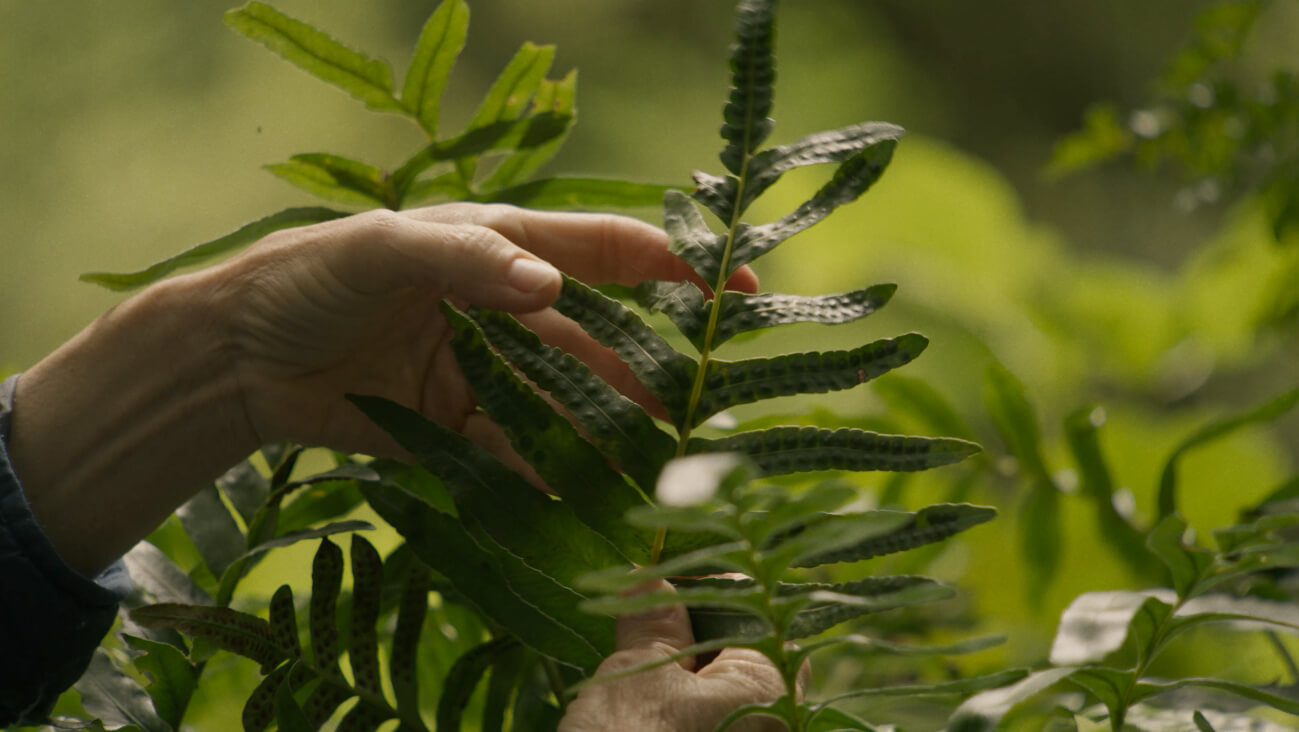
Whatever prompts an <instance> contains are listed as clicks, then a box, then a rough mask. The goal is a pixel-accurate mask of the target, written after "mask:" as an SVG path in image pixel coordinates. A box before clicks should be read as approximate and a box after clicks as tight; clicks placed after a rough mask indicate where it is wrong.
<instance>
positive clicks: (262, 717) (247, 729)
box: [240, 662, 294, 732]
mask: <svg viewBox="0 0 1299 732" xmlns="http://www.w3.org/2000/svg"><path fill="white" fill-rule="evenodd" d="M293 667H294V666H293V663H292V662H288V663H283V664H280V666H279V667H278V668H276V669H275V670H274V671H272V672H271V673H269V674H268V675H267V676H266V678H264V679H262V682H261V683H260V684H258V685H257V688H255V689H253V693H251V694H249V695H248V699H247V701H245V702H244V708H243V712H242V714H241V715H240V717H241V721H242V722H243V727H244V732H262V730H264V729H266V727H267V725H269V724H270V723H271V720H272V719H275V699H276V694H277V692H278V691H279V690H280V687H281V686H282V685H285V684H284V681H285V680H286V679H288V678H289V671H291V670H292V669H293Z"/></svg>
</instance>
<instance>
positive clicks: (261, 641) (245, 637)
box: [131, 603, 292, 671]
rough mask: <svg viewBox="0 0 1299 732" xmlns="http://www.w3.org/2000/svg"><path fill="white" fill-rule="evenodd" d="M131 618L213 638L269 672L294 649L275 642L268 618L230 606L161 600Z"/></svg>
mask: <svg viewBox="0 0 1299 732" xmlns="http://www.w3.org/2000/svg"><path fill="white" fill-rule="evenodd" d="M131 619H132V620H134V621H135V622H137V623H139V624H140V625H143V626H144V627H146V628H173V629H175V630H179V631H180V632H182V633H185V634H186V635H189V636H191V637H194V638H202V639H204V640H206V641H210V642H212V643H213V644H214V645H216V646H217V647H218V648H221V649H222V650H226V651H230V652H231V653H237V654H239V655H240V656H243V657H244V658H250V659H252V660H254V661H256V662H257V663H259V664H261V666H262V668H263V669H264V670H266V671H269V670H270V669H272V668H274V667H275V666H276V665H277V664H279V663H280V662H281V661H284V660H285V659H286V658H288V657H289V656H290V654H291V653H292V649H288V648H281V647H280V646H279V645H278V644H277V643H276V641H275V637H274V636H273V635H272V634H271V626H270V624H269V623H267V622H266V621H265V620H262V619H261V618H259V617H257V616H255V615H249V614H248V613H241V612H239V611H237V610H231V609H230V608H227V607H210V606H201V605H177V604H175V603H161V604H158V605H145V606H144V607H140V608H136V609H134V610H132V611H131Z"/></svg>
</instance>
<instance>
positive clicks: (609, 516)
mask: <svg viewBox="0 0 1299 732" xmlns="http://www.w3.org/2000/svg"><path fill="white" fill-rule="evenodd" d="M442 314H443V316H444V317H445V318H446V319H447V322H448V323H449V324H450V325H451V327H452V328H453V329H454V331H455V335H454V336H453V337H452V339H451V348H452V350H453V351H454V352H455V356H456V362H457V363H458V364H459V366H460V371H461V373H463V374H464V375H465V379H466V381H468V382H469V386H470V388H471V389H472V390H473V394H474V398H475V399H476V400H477V402H478V404H479V406H480V407H481V408H482V409H483V411H485V412H486V413H487V415H488V416H489V417H491V418H492V421H493V422H495V423H497V424H498V425H500V426H501V427H502V428H503V429H504V430H505V434H506V436H507V437H508V438H509V440H510V443H511V445H513V447H514V450H515V452H517V453H518V454H519V455H520V456H521V457H522V458H524V459H525V460H527V461H528V463H529V464H531V465H532V467H533V468H534V469H535V470H536V471H537V474H538V475H540V476H541V479H542V480H544V481H546V485H548V486H550V487H551V489H552V490H554V491H555V492H556V493H557V494H559V496H560V497H561V498H563V499H564V504H565V505H566V506H568V507H569V508H570V509H572V512H573V513H574V514H575V515H576V516H577V517H578V519H580V520H581V521H582V523H584V524H586V525H587V526H589V527H591V529H592V530H594V531H596V532H597V533H599V534H600V535H601V536H603V537H604V538H605V539H607V540H609V542H610V543H611V544H612V546H613V547H616V548H617V549H618V550H619V552H620V553H621V554H624V555H625V556H626V557H628V558H632V559H635V560H636V561H640V562H644V561H646V560H647V559H648V558H649V555H650V539H649V537H647V536H645V535H644V534H643V533H642V532H640V531H636V530H634V529H632V528H631V527H629V526H627V524H626V523H625V522H623V520H622V516H623V514H625V513H626V512H627V511H628V510H630V509H631V508H633V507H635V506H643V505H645V499H644V498H643V497H642V496H641V495H640V493H638V492H637V491H636V489H635V488H633V487H632V486H631V485H629V484H628V483H627V481H626V480H625V479H624V478H623V477H622V474H621V473H619V472H617V471H616V470H614V469H613V468H611V467H609V464H608V463H607V462H606V461H605V459H604V456H603V455H602V454H601V453H600V451H599V450H597V449H596V448H595V446H594V445H592V444H591V443H590V442H587V441H586V439H584V438H583V437H582V435H581V434H580V433H579V432H578V431H577V428H576V427H574V426H573V423H572V422H569V421H568V420H567V419H565V418H564V417H563V416H561V415H560V414H559V413H558V412H556V411H555V410H554V408H553V407H551V406H550V404H549V403H547V402H546V400H545V399H543V398H542V397H541V396H540V395H539V394H537V392H536V391H534V390H533V389H532V388H531V387H530V386H528V385H527V384H525V383H523V381H522V380H521V379H520V378H519V377H518V376H517V375H516V374H515V372H514V369H512V368H511V367H510V366H509V365H508V364H507V363H506V362H505V360H504V359H503V358H501V357H500V356H499V355H497V354H496V353H495V352H494V351H492V350H491V348H490V347H489V346H488V345H487V342H486V340H485V339H484V336H483V332H482V330H481V329H480V328H479V327H478V325H477V324H475V323H474V321H472V320H470V319H469V318H468V317H466V316H465V315H463V314H462V313H460V312H459V311H457V310H455V309H454V308H453V307H451V306H450V305H449V304H445V303H444V304H443V306H442ZM535 346H536V347H537V348H540V346H541V344H540V341H537V342H536V343H535ZM600 406H601V407H604V405H600ZM630 407H632V408H634V407H635V405H630ZM615 409H616V407H604V409H603V411H605V412H609V411H614V410H615ZM624 411H625V410H624ZM649 427H650V428H652V429H654V430H655V431H656V432H658V430H657V428H654V427H653V425H652V424H651V425H649ZM659 434H663V433H661V432H659ZM665 436H666V435H665ZM452 493H453V494H456V490H455V488H454V486H453V487H452ZM457 495H458V494H457ZM542 500H543V501H544V499H542Z"/></svg>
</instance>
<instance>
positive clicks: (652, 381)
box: [553, 277, 698, 424]
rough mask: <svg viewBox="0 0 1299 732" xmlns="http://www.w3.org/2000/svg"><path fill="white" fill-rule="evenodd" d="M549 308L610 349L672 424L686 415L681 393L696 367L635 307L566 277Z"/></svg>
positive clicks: (687, 389) (690, 384) (688, 386)
mask: <svg viewBox="0 0 1299 732" xmlns="http://www.w3.org/2000/svg"><path fill="white" fill-rule="evenodd" d="M553 307H554V308H555V309H556V310H558V311H559V312H561V313H563V314H564V315H566V316H568V317H569V318H571V319H573V320H574V321H576V322H577V324H578V325H580V326H582V329H583V330H585V331H586V332H587V333H588V334H590V335H591V337H592V338H594V339H596V340H597V341H599V342H600V343H603V344H604V345H606V346H608V347H609V348H612V349H613V351H614V353H616V354H618V357H619V358H621V359H622V360H623V361H624V362H625V363H626V364H627V365H628V366H629V367H630V368H631V371H632V373H633V374H635V375H636V377H637V378H638V379H639V380H640V382H641V383H642V384H644V385H645V388H647V389H649V391H650V393H652V394H653V395H654V396H655V397H657V398H658V400H659V401H660V402H662V403H663V406H664V408H666V409H667V411H668V414H669V415H671V416H672V418H673V420H674V421H675V422H676V423H677V424H680V423H681V422H682V420H684V419H685V407H686V405H685V400H686V395H687V394H689V393H690V387H691V386H692V384H693V381H694V376H695V371H696V369H697V368H698V367H697V366H696V365H695V361H694V359H692V358H690V357H688V356H686V355H684V354H682V353H681V352H679V351H677V350H676V349H674V348H673V347H672V346H671V345H669V344H668V342H667V341H666V340H664V339H663V337H662V336H660V335H659V334H657V333H655V332H654V329H653V328H651V327H650V326H649V325H647V324H646V323H645V321H643V320H641V318H640V316H639V315H637V314H636V313H635V311H633V310H631V309H630V308H628V307H626V306H624V305H623V304H622V303H620V302H618V301H617V300H614V299H612V298H608V297H605V296H604V295H601V294H600V293H599V292H596V291H595V290H593V289H591V288H590V287H587V286H586V285H584V284H582V283H580V282H578V281H577V280H574V279H572V278H571V277H565V278H564V289H563V290H562V291H561V292H560V295H559V299H558V300H556V301H555V303H554V305H553Z"/></svg>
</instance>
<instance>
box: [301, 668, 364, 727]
mask: <svg viewBox="0 0 1299 732" xmlns="http://www.w3.org/2000/svg"><path fill="white" fill-rule="evenodd" d="M340 678H341V677H340ZM349 698H351V693H350V692H348V691H347V690H346V688H345V687H344V686H339V685H336V684H332V683H323V684H319V685H317V686H316V688H315V689H313V690H312V692H311V694H310V695H309V696H307V701H306V703H305V704H303V705H302V711H303V713H304V714H306V715H307V721H308V722H309V723H310V725H311V728H312V729H320V726H321V725H323V724H324V723H325V720H327V719H329V718H330V717H332V716H333V715H334V711H335V710H337V709H338V707H339V705H341V704H342V703H343V702H345V701H347V700H348V699H349ZM358 706H360V705H358Z"/></svg>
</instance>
